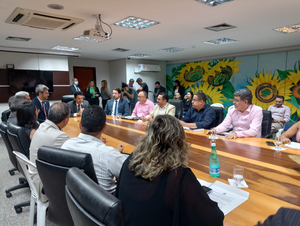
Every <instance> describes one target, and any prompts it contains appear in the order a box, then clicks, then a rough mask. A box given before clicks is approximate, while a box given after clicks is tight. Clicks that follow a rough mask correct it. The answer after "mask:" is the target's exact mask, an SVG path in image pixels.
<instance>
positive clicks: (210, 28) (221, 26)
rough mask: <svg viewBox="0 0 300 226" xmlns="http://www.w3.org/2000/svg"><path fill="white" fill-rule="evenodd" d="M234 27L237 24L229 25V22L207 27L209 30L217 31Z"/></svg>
mask: <svg viewBox="0 0 300 226" xmlns="http://www.w3.org/2000/svg"><path fill="white" fill-rule="evenodd" d="M232 28H236V26H233V25H229V24H226V23H223V24H218V25H215V26H210V27H205V29H207V30H211V31H216V32H217V31H224V30H228V29H232Z"/></svg>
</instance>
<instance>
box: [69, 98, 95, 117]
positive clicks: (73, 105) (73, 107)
mask: <svg viewBox="0 0 300 226" xmlns="http://www.w3.org/2000/svg"><path fill="white" fill-rule="evenodd" d="M67 104H68V106H69V107H70V108H71V114H70V117H72V116H74V114H75V113H77V112H78V111H77V104H76V101H75V100H72V101H69V102H68V103H67ZM88 106H90V104H89V102H88V101H86V100H84V101H83V102H82V103H81V107H82V108H86V107H88Z"/></svg>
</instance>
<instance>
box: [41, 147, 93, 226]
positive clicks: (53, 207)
mask: <svg viewBox="0 0 300 226" xmlns="http://www.w3.org/2000/svg"><path fill="white" fill-rule="evenodd" d="M37 155H38V156H37V160H36V166H37V170H38V173H39V176H40V179H41V181H42V183H43V186H44V191H45V194H46V195H47V197H48V200H49V208H48V218H49V220H50V221H51V222H53V223H54V224H57V225H66V226H68V225H74V223H73V221H72V217H71V215H70V212H69V209H68V205H67V202H66V196H65V185H66V174H67V172H68V170H69V169H70V168H72V167H77V168H79V169H82V170H83V171H84V172H85V173H86V174H87V175H88V176H89V177H90V178H91V179H92V180H93V181H95V183H98V180H97V177H96V174H95V170H94V165H93V161H92V156H91V155H90V154H88V153H81V152H75V151H69V150H63V149H59V148H53V147H46V146H42V147H40V148H39V150H38V153H37Z"/></svg>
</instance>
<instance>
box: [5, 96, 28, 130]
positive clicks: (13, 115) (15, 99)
mask: <svg viewBox="0 0 300 226" xmlns="http://www.w3.org/2000/svg"><path fill="white" fill-rule="evenodd" d="M25 101H26V97H25V96H11V97H10V98H9V99H8V106H9V109H10V111H11V112H10V114H9V117H8V119H7V124H8V123H11V124H13V125H18V119H17V111H18V109H19V106H20V105H21V104H23V103H24V102H25Z"/></svg>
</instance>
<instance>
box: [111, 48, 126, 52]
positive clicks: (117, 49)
mask: <svg viewBox="0 0 300 226" xmlns="http://www.w3.org/2000/svg"><path fill="white" fill-rule="evenodd" d="M112 51H116V52H127V51H129V49H123V48H116V49H112Z"/></svg>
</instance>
